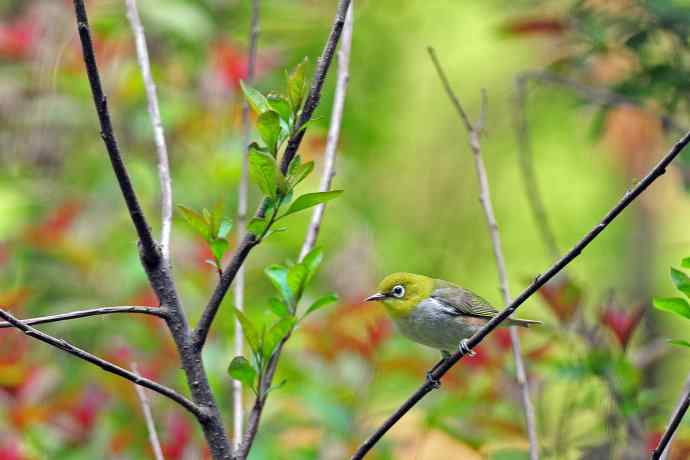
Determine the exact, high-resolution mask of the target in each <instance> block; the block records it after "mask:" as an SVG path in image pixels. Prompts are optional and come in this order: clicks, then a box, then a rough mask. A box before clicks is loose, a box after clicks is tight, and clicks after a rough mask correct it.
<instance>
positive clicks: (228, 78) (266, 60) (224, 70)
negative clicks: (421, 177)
mask: <svg viewBox="0 0 690 460" xmlns="http://www.w3.org/2000/svg"><path fill="white" fill-rule="evenodd" d="M213 59H214V67H215V70H216V73H217V75H218V76H219V78H220V79H221V81H222V83H223V85H224V86H226V87H228V88H232V89H234V90H237V89H239V87H240V80H246V79H247V51H246V50H244V49H239V48H238V47H237V46H236V45H235V44H233V43H231V42H227V41H220V42H218V43H216V44H215V45H214V49H213ZM277 61H278V59H277V58H276V56H275V54H274V55H266V54H260V55H259V56H258V57H257V59H256V71H255V72H254V77H255V78H260V77H261V75H263V74H264V73H266V72H267V71H269V70H270V69H271V68H272V67H274V66H275V65H276V63H277Z"/></svg>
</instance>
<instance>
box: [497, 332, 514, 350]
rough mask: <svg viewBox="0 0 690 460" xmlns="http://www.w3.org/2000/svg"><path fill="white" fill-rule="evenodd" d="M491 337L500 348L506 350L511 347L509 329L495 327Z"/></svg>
mask: <svg viewBox="0 0 690 460" xmlns="http://www.w3.org/2000/svg"><path fill="white" fill-rule="evenodd" d="M493 337H494V341H495V342H496V345H498V348H499V349H500V350H502V351H507V350H510V349H511V348H513V341H512V340H511V339H510V330H508V329H496V330H495V331H494V332H493Z"/></svg>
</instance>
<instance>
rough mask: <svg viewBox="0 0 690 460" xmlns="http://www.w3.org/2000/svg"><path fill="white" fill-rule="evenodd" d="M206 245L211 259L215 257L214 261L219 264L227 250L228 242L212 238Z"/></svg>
mask: <svg viewBox="0 0 690 460" xmlns="http://www.w3.org/2000/svg"><path fill="white" fill-rule="evenodd" d="M208 245H209V247H210V248H211V252H212V253H213V257H215V258H216V260H217V261H219V262H220V260H221V259H222V258H223V256H224V255H225V253H226V251H227V250H228V245H229V244H228V240H226V239H225V238H222V239H221V238H214V239H212V240H211V241H210V242H209V243H208Z"/></svg>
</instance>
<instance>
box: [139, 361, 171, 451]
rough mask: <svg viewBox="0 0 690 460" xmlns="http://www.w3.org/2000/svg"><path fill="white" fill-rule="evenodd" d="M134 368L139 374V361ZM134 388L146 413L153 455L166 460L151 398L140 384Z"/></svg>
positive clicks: (142, 409) (145, 418)
mask: <svg viewBox="0 0 690 460" xmlns="http://www.w3.org/2000/svg"><path fill="white" fill-rule="evenodd" d="M132 370H133V371H134V373H135V374H139V369H137V363H132ZM134 389H135V390H136V392H137V396H138V397H139V404H140V405H141V411H142V412H143V414H144V421H145V422H146V431H148V433H149V443H150V444H151V449H152V450H153V456H154V458H155V459H156V460H165V457H163V449H161V442H160V440H159V439H158V433H156V424H155V422H154V421H153V414H152V413H151V404H149V398H148V396H146V392H145V391H144V389H143V388H142V387H140V386H139V385H134Z"/></svg>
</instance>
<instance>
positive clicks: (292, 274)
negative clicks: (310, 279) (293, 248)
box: [287, 264, 308, 302]
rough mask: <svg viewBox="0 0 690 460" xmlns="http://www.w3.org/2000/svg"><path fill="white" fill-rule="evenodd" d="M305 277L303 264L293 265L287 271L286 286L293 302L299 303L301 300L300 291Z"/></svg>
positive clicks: (302, 288) (305, 271) (305, 270)
mask: <svg viewBox="0 0 690 460" xmlns="http://www.w3.org/2000/svg"><path fill="white" fill-rule="evenodd" d="M307 275H308V273H307V267H305V266H304V264H295V265H293V266H292V267H290V268H289V269H288V274H287V285H288V289H290V292H291V293H292V298H293V299H295V302H299V300H300V299H301V298H302V291H304V287H305V283H306V281H307Z"/></svg>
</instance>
